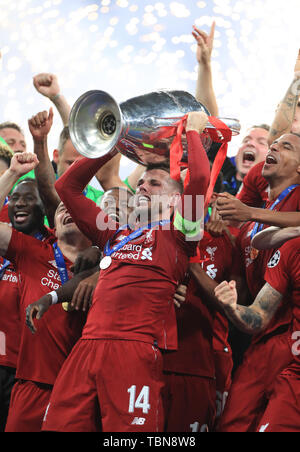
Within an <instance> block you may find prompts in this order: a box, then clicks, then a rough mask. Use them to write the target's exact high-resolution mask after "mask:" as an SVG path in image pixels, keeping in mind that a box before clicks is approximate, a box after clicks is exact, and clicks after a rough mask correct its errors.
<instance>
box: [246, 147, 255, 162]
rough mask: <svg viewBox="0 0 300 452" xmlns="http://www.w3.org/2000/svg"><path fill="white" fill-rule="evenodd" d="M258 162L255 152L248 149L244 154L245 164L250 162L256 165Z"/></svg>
mask: <svg viewBox="0 0 300 452" xmlns="http://www.w3.org/2000/svg"><path fill="white" fill-rule="evenodd" d="M255 160H256V154H255V152H254V151H251V150H249V149H246V150H245V151H244V152H243V163H245V162H250V163H254V162H255Z"/></svg>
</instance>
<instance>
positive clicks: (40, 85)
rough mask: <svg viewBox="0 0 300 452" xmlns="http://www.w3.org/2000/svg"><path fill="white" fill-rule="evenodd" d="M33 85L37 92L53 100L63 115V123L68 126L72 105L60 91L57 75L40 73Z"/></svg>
mask: <svg viewBox="0 0 300 452" xmlns="http://www.w3.org/2000/svg"><path fill="white" fill-rule="evenodd" d="M33 85H34V87H35V89H36V90H37V92H39V93H40V94H42V95H43V96H45V97H48V99H50V100H51V101H52V102H53V104H54V105H55V107H56V108H57V111H58V113H59V115H60V117H61V120H62V122H63V125H64V126H67V125H68V123H69V116H70V111H71V107H70V105H69V104H68V102H67V100H66V98H65V96H64V95H63V94H62V93H61V92H60V86H59V83H58V78H57V76H56V75H54V74H48V73H43V74H38V75H36V76H35V77H33Z"/></svg>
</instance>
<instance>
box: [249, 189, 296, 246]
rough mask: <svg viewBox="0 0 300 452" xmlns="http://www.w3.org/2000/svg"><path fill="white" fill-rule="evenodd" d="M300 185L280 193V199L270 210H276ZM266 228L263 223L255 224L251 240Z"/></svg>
mask: <svg viewBox="0 0 300 452" xmlns="http://www.w3.org/2000/svg"><path fill="white" fill-rule="evenodd" d="M298 186H299V184H295V185H290V186H289V187H287V188H286V189H285V190H283V192H282V193H280V195H279V196H278V198H277V199H276V201H275V202H274V203H273V204H272V205H271V207H270V208H269V209H268V210H274V209H275V207H276V206H277V205H278V204H279V203H280V202H281V201H282V200H283V199H284V198H286V197H287V196H288V195H289V194H290V193H291V192H292V191H293V190H294V189H295V188H296V187H298ZM263 227H264V224H261V223H255V225H254V227H253V229H252V232H251V239H253V237H254V236H255V234H257V233H258V232H260V231H261V230H262V228H263Z"/></svg>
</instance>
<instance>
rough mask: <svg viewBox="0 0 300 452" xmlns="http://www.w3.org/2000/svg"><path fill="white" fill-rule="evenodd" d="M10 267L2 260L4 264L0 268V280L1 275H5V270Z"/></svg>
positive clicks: (8, 263)
mask: <svg viewBox="0 0 300 452" xmlns="http://www.w3.org/2000/svg"><path fill="white" fill-rule="evenodd" d="M9 265H10V262H9V261H8V260H7V259H4V262H3V264H2V266H1V269H0V280H1V279H2V278H3V275H4V273H5V270H6V269H7V267H8V266H9Z"/></svg>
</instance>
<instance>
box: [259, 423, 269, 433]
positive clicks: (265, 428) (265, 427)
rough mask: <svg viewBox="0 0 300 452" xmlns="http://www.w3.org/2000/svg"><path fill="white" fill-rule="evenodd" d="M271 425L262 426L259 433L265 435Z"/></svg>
mask: <svg viewBox="0 0 300 452" xmlns="http://www.w3.org/2000/svg"><path fill="white" fill-rule="evenodd" d="M269 425H270V424H266V425H262V426H261V427H260V429H259V432H260V433H264V432H265V431H266V430H267V428H268V427H269Z"/></svg>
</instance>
